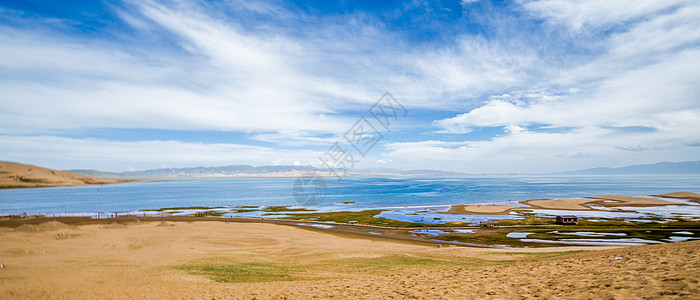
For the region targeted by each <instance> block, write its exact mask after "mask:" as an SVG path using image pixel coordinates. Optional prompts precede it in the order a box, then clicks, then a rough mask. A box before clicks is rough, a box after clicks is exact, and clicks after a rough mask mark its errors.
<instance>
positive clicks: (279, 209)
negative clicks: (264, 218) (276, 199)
mask: <svg viewBox="0 0 700 300" xmlns="http://www.w3.org/2000/svg"><path fill="white" fill-rule="evenodd" d="M263 211H266V212H288V211H314V210H312V209H306V208H303V207H302V208H289V207H286V206H268V207H265V209H263Z"/></svg>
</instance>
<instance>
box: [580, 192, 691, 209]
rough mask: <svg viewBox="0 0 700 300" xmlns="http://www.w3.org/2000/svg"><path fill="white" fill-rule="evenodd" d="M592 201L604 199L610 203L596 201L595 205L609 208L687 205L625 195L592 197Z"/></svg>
mask: <svg viewBox="0 0 700 300" xmlns="http://www.w3.org/2000/svg"><path fill="white" fill-rule="evenodd" d="M590 198H592V199H602V200H608V201H596V202H595V205H600V206H607V207H623V206H641V207H647V206H666V205H685V204H682V203H676V202H671V201H666V200H663V199H656V198H648V197H632V196H625V195H609V196H600V197H590Z"/></svg>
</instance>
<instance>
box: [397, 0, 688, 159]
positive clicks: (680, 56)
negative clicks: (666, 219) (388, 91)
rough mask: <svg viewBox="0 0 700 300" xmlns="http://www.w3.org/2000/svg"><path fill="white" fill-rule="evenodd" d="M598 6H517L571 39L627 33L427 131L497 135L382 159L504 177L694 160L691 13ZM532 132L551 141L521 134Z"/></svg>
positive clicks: (411, 147) (661, 6)
mask: <svg viewBox="0 0 700 300" xmlns="http://www.w3.org/2000/svg"><path fill="white" fill-rule="evenodd" d="M605 3H610V4H602V3H597V2H596V1H589V2H568V1H537V2H526V3H525V4H524V6H525V8H526V9H528V10H530V11H532V12H534V13H535V14H537V15H538V16H541V17H544V18H548V19H549V20H550V21H552V22H554V23H556V22H567V26H569V27H570V29H571V30H574V31H577V30H581V28H580V27H581V26H584V25H590V26H592V27H595V28H601V27H605V26H612V25H614V24H617V25H619V24H620V23H621V22H623V23H624V22H626V21H628V22H630V24H631V25H629V26H627V27H625V29H624V30H622V29H617V31H616V32H615V33H613V34H611V35H609V36H608V37H607V38H606V39H603V40H601V41H600V43H601V45H603V46H604V47H603V48H604V49H605V51H604V52H603V53H601V54H600V55H598V56H596V57H594V58H593V59H590V60H587V61H586V60H583V61H581V62H570V64H571V65H572V66H573V67H572V68H564V69H561V70H560V71H559V75H558V76H555V77H552V78H551V79H549V78H542V79H540V80H539V82H532V83H531V86H532V88H531V89H532V90H533V91H534V92H533V91H530V90H526V91H524V92H521V91H517V90H516V91H511V92H509V93H508V94H504V95H493V96H491V97H489V99H488V100H487V101H485V103H484V104H483V105H481V106H479V107H476V108H474V109H471V110H469V111H468V112H466V113H462V114H459V115H457V116H455V117H452V118H446V119H442V120H437V121H435V122H434V125H436V126H438V127H439V128H441V130H440V131H439V132H441V133H454V134H465V133H469V132H471V131H473V130H474V129H475V128H479V127H504V128H505V129H506V130H505V132H504V133H503V134H502V135H500V136H498V137H496V138H493V139H487V140H483V141H474V142H467V143H466V144H465V145H462V146H460V147H448V146H446V145H439V144H438V143H437V142H435V141H428V142H420V143H408V144H392V145H390V146H389V150H390V152H389V153H388V155H389V156H391V157H395V156H403V157H412V156H415V157H417V158H423V159H426V160H431V161H435V160H442V159H446V160H453V161H460V162H472V163H473V164H470V165H469V166H478V165H482V166H483V164H488V165H489V166H493V167H494V169H496V170H499V169H500V170H503V171H509V169H508V167H509V166H511V165H513V164H512V163H513V162H517V166H518V168H522V169H523V170H528V169H530V170H537V168H541V169H550V170H564V169H571V168H575V167H576V166H577V165H580V166H581V167H590V166H596V165H603V166H604V165H611V166H621V165H624V164H634V163H639V162H658V161H663V160H669V161H679V160H696V159H699V158H700V157H698V154H697V153H696V152H697V151H694V150H696V149H693V148H692V147H690V146H691V145H693V141H697V140H698V139H699V138H700V133H698V131H697V128H700V107H699V106H698V99H700V87H698V85H697V82H700V66H698V65H697V64H696V63H693V62H696V61H700V50H699V49H698V48H697V45H698V43H700V5H698V4H697V3H691V4H689V5H682V4H684V3H689V2H683V1H679V2H674V3H670V2H669V3H666V2H664V3H661V2H653V3H651V2H644V3H640V2H637V1H634V4H629V3H628V5H630V7H632V8H631V9H630V10H624V9H621V10H616V9H612V8H611V7H609V6H606V5H611V6H617V5H623V4H621V3H618V2H615V3H612V2H605ZM671 8H673V9H671ZM552 9H553V10H552ZM565 65H566V64H565ZM541 82H545V83H541ZM546 82H550V84H549V85H547V84H546ZM533 125H537V126H545V129H550V130H549V131H550V132H546V131H548V130H544V132H540V131H529V130H527V129H525V128H527V127H529V126H533ZM552 129H558V130H552ZM635 130H636V131H635ZM401 147H406V149H401ZM438 158H439V159H438ZM446 166H449V165H446ZM462 166H463V167H465V168H467V167H469V166H467V165H466V164H464V163H462ZM476 169H479V170H488V168H486V167H483V168H482V167H476ZM510 170H513V169H512V167H511V169H510Z"/></svg>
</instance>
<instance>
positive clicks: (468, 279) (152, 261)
mask: <svg viewBox="0 0 700 300" xmlns="http://www.w3.org/2000/svg"><path fill="white" fill-rule="evenodd" d="M167 225H170V226H167ZM32 226H33V227H29V228H24V229H20V230H18V228H0V240H2V243H0V260H2V263H3V264H4V265H5V268H3V269H0V298H3V299H14V298H34V299H36V298H42V299H47V298H48V299H52V298H57V299H76V298H77V299H85V298H98V297H100V298H102V297H104V298H120V299H124V298H158V299H163V298H168V299H171V298H188V299H191V298H195V299H205V298H206V299H222V298H231V299H252V298H257V299H283V298H287V299H310V298H339V299H357V298H462V299H463V298H509V299H511V298H535V297H540V298H542V297H544V298H563V297H566V298H596V299H598V298H610V299H618V298H661V297H663V298H686V299H687V298H692V297H696V296H697V295H700V285H699V283H698V277H700V257H698V253H700V251H698V250H700V241H694V242H681V243H675V244H663V245H653V246H643V247H634V248H614V249H610V248H600V247H599V248H574V247H566V248H561V247H560V248H537V249H483V248H468V247H443V248H437V247H435V246H434V245H425V244H415V243H409V242H395V241H391V240H382V239H368V238H357V237H355V236H352V235H343V234H331V233H324V232H319V231H318V230H312V229H304V228H300V227H292V226H284V225H275V224H256V223H237V222H229V223H228V224H227V223H225V222H223V221H196V222H173V221H169V222H168V223H167V224H163V223H161V222H160V221H157V222H142V223H138V224H137V223H128V224H121V226H111V225H105V224H92V225H80V226H64V225H61V224H59V223H58V222H54V223H51V224H48V225H43V226H42V225H32ZM581 249H587V250H590V249H603V250H600V251H590V252H588V251H587V252H574V253H571V252H568V253H562V251H572V250H581ZM617 257H620V258H621V259H619V260H618V259H616V258H617ZM192 270H195V271H194V272H193V271H192ZM222 270H223V272H222ZM222 274H223V275H222ZM215 275H218V277H217V276H215ZM214 280H219V281H225V282H215V281H214ZM260 281H262V282H260Z"/></svg>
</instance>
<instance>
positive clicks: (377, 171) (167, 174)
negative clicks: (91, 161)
mask: <svg viewBox="0 0 700 300" xmlns="http://www.w3.org/2000/svg"><path fill="white" fill-rule="evenodd" d="M70 171H71V172H75V173H79V174H84V175H88V176H96V177H104V178H115V179H143V178H201V177H296V176H299V175H302V174H305V173H316V174H319V175H324V176H334V175H333V174H329V173H328V170H326V169H319V168H315V167H311V166H259V167H254V166H249V165H230V166H222V167H192V168H163V169H153V170H143V171H128V172H119V173H114V172H103V171H98V170H70ZM347 175H349V176H373V175H376V176H419V175H425V176H460V175H466V174H463V173H457V172H445V171H439V170H409V171H403V170H399V169H391V168H367V169H352V170H347Z"/></svg>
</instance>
